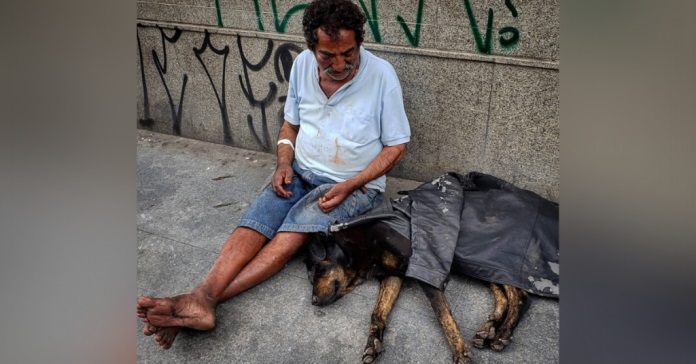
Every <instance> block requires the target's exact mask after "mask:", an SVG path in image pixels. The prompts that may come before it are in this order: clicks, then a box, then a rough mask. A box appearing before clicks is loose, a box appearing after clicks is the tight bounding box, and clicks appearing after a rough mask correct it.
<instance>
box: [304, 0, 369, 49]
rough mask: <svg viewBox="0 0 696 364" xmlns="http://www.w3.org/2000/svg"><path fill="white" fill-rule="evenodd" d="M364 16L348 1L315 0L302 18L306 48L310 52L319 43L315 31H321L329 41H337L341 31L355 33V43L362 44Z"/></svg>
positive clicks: (356, 6)
mask: <svg viewBox="0 0 696 364" xmlns="http://www.w3.org/2000/svg"><path fill="white" fill-rule="evenodd" d="M365 21H366V18H365V15H364V14H363V13H362V11H361V10H360V8H359V7H358V5H356V4H354V3H353V2H352V1H350V0H315V1H312V3H311V4H309V6H307V9H305V13H304V17H302V29H303V30H304V36H305V40H306V41H307V46H308V47H309V49H311V50H312V51H313V50H314V47H315V46H316V45H317V42H318V41H319V40H318V38H317V29H320V28H321V30H323V31H324V32H325V33H326V34H327V35H328V36H329V38H330V39H331V41H337V40H338V38H339V35H340V34H341V29H346V30H352V31H354V32H355V41H356V42H357V43H358V45H360V44H362V42H363V38H364V36H365V29H364V27H363V26H364V25H365Z"/></svg>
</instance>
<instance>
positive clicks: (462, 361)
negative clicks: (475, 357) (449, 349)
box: [452, 351, 472, 364]
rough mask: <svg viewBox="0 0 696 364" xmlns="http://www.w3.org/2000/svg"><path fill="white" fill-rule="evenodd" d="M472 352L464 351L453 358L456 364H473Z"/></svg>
mask: <svg viewBox="0 0 696 364" xmlns="http://www.w3.org/2000/svg"><path fill="white" fill-rule="evenodd" d="M471 356H472V355H471V351H464V352H461V353H459V354H457V355H455V356H453V357H452V361H454V364H471Z"/></svg>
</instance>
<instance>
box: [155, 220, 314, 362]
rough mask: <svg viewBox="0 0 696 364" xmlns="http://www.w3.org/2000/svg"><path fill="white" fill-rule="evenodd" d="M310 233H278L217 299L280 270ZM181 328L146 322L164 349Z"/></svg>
mask: <svg viewBox="0 0 696 364" xmlns="http://www.w3.org/2000/svg"><path fill="white" fill-rule="evenodd" d="M233 235H234V233H233ZM308 236H309V235H308V234H305V233H293V232H280V233H278V234H277V235H276V236H275V237H274V238H273V240H271V241H270V242H269V243H268V244H267V245H266V246H264V247H263V249H261V251H259V253H258V254H257V255H256V256H255V257H254V258H253V259H252V260H251V261H250V262H249V263H248V264H247V265H246V266H245V267H244V268H243V269H242V270H241V271H240V272H239V273H238V274H237V276H236V277H235V278H234V280H232V282H231V283H230V284H229V285H228V286H227V288H226V289H225V290H224V292H223V293H222V294H221V295H219V297H218V300H217V303H219V302H222V301H225V300H228V299H230V298H231V297H233V296H235V295H237V294H238V293H240V292H242V291H245V290H247V289H249V288H251V287H253V286H255V285H257V284H259V283H261V282H262V281H264V280H266V279H267V278H269V277H271V276H272V275H273V274H275V273H276V272H278V271H279V270H280V269H281V268H283V266H285V264H287V262H288V261H290V259H292V257H293V256H295V254H297V251H298V250H300V249H301V248H302V246H303V245H304V244H305V243H306V242H307V238H308ZM228 240H229V239H228ZM226 245H227V244H226ZM223 250H224V249H223ZM221 255H222V252H221ZM211 272H212V271H211ZM202 284H203V283H201V285H202ZM199 286H200V285H199ZM179 331H181V326H169V327H158V326H155V325H151V324H147V325H145V328H144V330H143V333H144V334H145V335H147V336H150V335H153V334H154V335H155V341H156V342H157V343H158V344H159V345H160V346H161V347H162V348H163V349H169V348H171V347H172V343H173V342H174V339H175V338H176V336H177V335H178V334H179Z"/></svg>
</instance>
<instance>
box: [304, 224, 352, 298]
mask: <svg viewBox="0 0 696 364" xmlns="http://www.w3.org/2000/svg"><path fill="white" fill-rule="evenodd" d="M305 264H306V265H307V274H308V275H309V281H310V282H311V283H312V304H313V305H315V306H326V305H329V304H331V303H333V302H335V301H336V300H338V299H339V298H341V297H343V296H345V295H346V294H347V293H348V292H350V291H352V290H353V288H355V287H356V286H357V285H359V284H360V283H362V282H363V279H362V278H361V277H360V275H359V274H358V267H357V266H356V262H355V260H354V258H353V257H352V256H351V254H346V252H345V251H344V249H343V247H342V246H341V244H340V243H339V241H338V239H337V237H336V235H334V234H325V233H315V234H312V236H311V238H310V242H309V249H308V254H307V256H306V258H305Z"/></svg>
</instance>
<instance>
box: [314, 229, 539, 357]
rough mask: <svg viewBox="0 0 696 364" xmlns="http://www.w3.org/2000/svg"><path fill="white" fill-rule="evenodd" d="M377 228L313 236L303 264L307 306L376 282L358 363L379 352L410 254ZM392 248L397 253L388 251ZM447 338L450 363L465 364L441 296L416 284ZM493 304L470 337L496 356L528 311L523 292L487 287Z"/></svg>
mask: <svg viewBox="0 0 696 364" xmlns="http://www.w3.org/2000/svg"><path fill="white" fill-rule="evenodd" d="M390 230H391V229H390V228H389V227H388V226H386V225H385V224H383V223H380V222H375V223H372V224H367V225H362V226H359V227H355V228H349V229H346V230H342V231H339V232H337V233H332V234H324V233H317V234H313V236H312V240H311V242H310V245H309V254H307V257H306V260H305V263H306V265H307V270H308V274H309V280H310V282H312V304H313V305H316V306H325V305H328V304H331V303H333V302H335V301H336V300H338V299H339V298H341V297H343V296H345V295H346V294H347V293H349V292H350V291H352V290H353V289H354V288H355V287H356V286H358V285H360V284H361V283H363V282H364V281H365V280H367V279H369V278H370V277H375V278H378V279H379V280H380V281H381V283H380V289H379V297H378V299H377V303H376V305H375V308H374V311H373V312H372V318H371V322H370V333H369V336H368V339H367V345H366V346H365V351H364V353H363V363H372V362H374V361H375V360H376V359H377V358H378V357H379V355H380V353H381V352H382V351H383V350H384V348H383V345H382V338H383V335H384V331H385V329H386V324H387V318H388V316H389V313H390V312H391V310H392V307H393V306H394V303H395V302H396V299H397V297H398V295H399V291H400V289H401V283H402V281H403V278H404V274H405V272H406V268H407V266H408V258H409V257H410V254H411V249H410V242H409V241H408V240H406V239H404V238H403V237H401V236H400V235H399V234H395V233H393V232H392V231H390ZM390 246H398V247H399V248H398V249H389V247H390ZM419 283H420V286H421V288H422V289H423V291H424V292H425V294H426V296H427V297H428V300H429V301H430V305H431V306H432V308H433V310H434V311H435V314H436V316H437V320H438V322H439V324H440V326H441V327H442V330H443V332H444V334H445V336H446V337H447V341H448V344H449V346H450V349H451V351H452V356H453V361H454V363H457V364H464V363H470V362H471V357H472V353H471V350H470V348H469V346H468V345H467V343H466V341H464V340H463V339H462V335H461V333H460V330H459V326H458V325H457V322H456V320H455V319H454V317H453V316H452V312H451V311H450V308H449V304H448V302H447V299H446V298H445V294H444V291H442V290H439V289H437V288H435V287H433V286H431V285H429V284H427V283H424V282H419ZM490 287H491V290H492V291H493V296H494V300H495V304H494V308H493V310H492V313H491V315H490V316H489V319H488V321H487V322H486V323H484V324H483V326H481V328H480V329H479V330H478V331H477V333H476V335H475V336H474V338H473V344H474V346H475V347H477V348H480V349H482V348H485V347H490V348H491V349H492V350H495V351H501V350H503V349H504V348H505V346H507V345H508V344H509V343H510V341H511V340H512V335H513V330H514V329H515V327H516V326H517V323H518V322H519V320H520V319H521V318H522V315H523V314H524V311H526V309H527V308H528V307H529V300H528V299H527V292H525V291H524V290H522V289H519V288H516V287H512V286H509V285H499V284H496V283H490Z"/></svg>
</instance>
